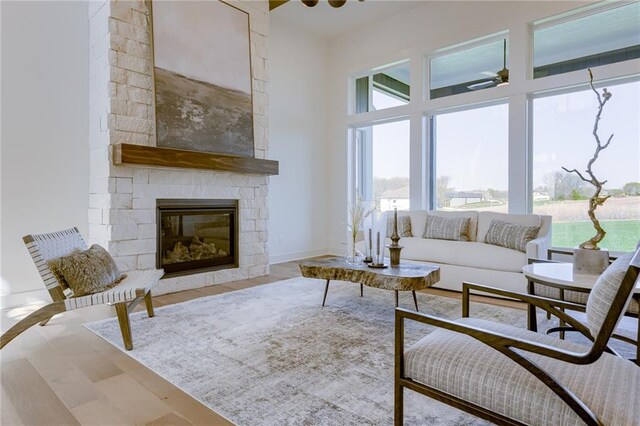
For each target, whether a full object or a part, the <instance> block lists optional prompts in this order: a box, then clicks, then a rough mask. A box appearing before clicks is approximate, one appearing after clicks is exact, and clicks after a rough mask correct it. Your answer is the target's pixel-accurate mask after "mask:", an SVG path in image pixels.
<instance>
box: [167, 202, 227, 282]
mask: <svg viewBox="0 0 640 426" xmlns="http://www.w3.org/2000/svg"><path fill="white" fill-rule="evenodd" d="M156 205H157V220H156V222H157V227H158V232H157V240H158V246H157V250H156V253H157V255H156V265H157V266H158V268H164V271H165V277H171V276H178V275H187V274H193V273H198V272H205V271H212V270H217V269H225V268H237V267H238V201H237V200H177V199H162V200H157V203H156Z"/></svg>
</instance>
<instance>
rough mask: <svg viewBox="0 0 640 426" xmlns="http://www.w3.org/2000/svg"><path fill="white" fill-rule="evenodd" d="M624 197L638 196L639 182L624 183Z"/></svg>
mask: <svg viewBox="0 0 640 426" xmlns="http://www.w3.org/2000/svg"><path fill="white" fill-rule="evenodd" d="M622 191H624V193H625V195H640V182H629V183H625V184H624V186H623V187H622Z"/></svg>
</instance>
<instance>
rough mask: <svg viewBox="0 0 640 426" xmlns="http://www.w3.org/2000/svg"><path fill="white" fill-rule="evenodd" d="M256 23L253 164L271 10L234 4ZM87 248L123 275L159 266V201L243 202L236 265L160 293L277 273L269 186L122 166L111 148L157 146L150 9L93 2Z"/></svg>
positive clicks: (261, 137)
mask: <svg viewBox="0 0 640 426" xmlns="http://www.w3.org/2000/svg"><path fill="white" fill-rule="evenodd" d="M231 3H232V4H233V6H235V7H238V8H240V9H242V10H244V11H246V12H248V13H249V15H250V26H251V34H250V39H251V63H252V90H253V112H254V118H253V121H254V139H255V155H254V156H255V158H259V159H265V158H266V157H267V149H268V129H267V116H266V111H267V94H266V84H267V72H266V62H267V54H266V43H267V29H268V22H269V21H268V20H269V17H268V2H253V1H234V2H231ZM89 19H90V23H89V30H90V53H89V60H90V65H89V66H90V81H89V85H90V89H89V102H90V130H89V131H90V135H89V143H90V161H91V167H90V195H89V241H90V243H98V244H101V245H103V246H104V247H106V248H107V249H108V250H109V252H110V253H111V254H112V255H113V256H114V258H115V260H116V262H117V263H118V266H119V267H120V268H121V269H122V270H123V271H129V270H136V269H152V268H155V267H156V256H157V238H156V231H157V223H156V202H157V200H158V199H179V198H180V199H227V200H228V199H232V200H238V208H239V220H238V228H239V229H238V251H239V256H238V259H237V261H238V267H237V268H232V269H224V270H217V271H208V272H204V273H197V274H193V275H189V276H180V277H174V278H167V279H163V280H162V281H161V282H160V285H159V286H158V291H157V293H159V294H162V293H167V292H172V291H178V290H184V289H190V288H197V287H202V286H206V285H214V284H219V283H224V282H229V281H235V280H240V279H246V278H252V277H256V276H261V275H266V274H268V273H269V266H268V255H267V238H268V233H267V219H268V211H267V196H268V184H269V178H268V177H267V176H262V175H249V174H240V173H231V172H216V171H196V170H187V169H166V168H159V167H158V168H154V167H140V166H135V165H114V163H113V161H112V154H113V147H114V146H115V145H117V144H121V143H126V144H134V145H143V146H155V145H156V143H155V140H156V139H155V120H154V107H153V102H154V98H153V62H152V51H151V46H150V43H151V35H150V27H149V22H150V21H149V9H148V6H147V3H145V2H143V1H131V2H127V1H117V2H115V1H98V2H89Z"/></svg>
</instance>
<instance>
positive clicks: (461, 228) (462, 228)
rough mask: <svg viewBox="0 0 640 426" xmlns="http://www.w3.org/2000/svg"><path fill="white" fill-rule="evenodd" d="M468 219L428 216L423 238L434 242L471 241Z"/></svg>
mask: <svg viewBox="0 0 640 426" xmlns="http://www.w3.org/2000/svg"><path fill="white" fill-rule="evenodd" d="M470 223H471V219H470V218H468V217H442V216H427V224H426V225H425V227H424V233H423V234H422V238H431V239H434V240H452V241H469V224H470Z"/></svg>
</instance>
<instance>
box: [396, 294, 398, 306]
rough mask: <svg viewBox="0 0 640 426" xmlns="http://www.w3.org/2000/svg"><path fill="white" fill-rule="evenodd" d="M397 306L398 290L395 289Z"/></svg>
mask: <svg viewBox="0 0 640 426" xmlns="http://www.w3.org/2000/svg"><path fill="white" fill-rule="evenodd" d="M397 307H398V290H396V308H397Z"/></svg>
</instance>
